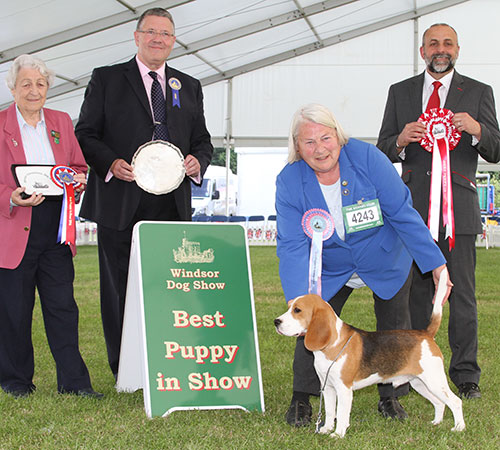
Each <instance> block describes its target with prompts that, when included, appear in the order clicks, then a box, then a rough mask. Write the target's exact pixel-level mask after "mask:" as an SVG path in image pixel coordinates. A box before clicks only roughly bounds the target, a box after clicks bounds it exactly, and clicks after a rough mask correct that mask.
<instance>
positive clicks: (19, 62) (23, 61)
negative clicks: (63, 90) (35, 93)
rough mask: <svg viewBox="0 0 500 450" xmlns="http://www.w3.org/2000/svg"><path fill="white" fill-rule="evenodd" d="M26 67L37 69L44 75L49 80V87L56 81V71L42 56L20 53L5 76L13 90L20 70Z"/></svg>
mask: <svg viewBox="0 0 500 450" xmlns="http://www.w3.org/2000/svg"><path fill="white" fill-rule="evenodd" d="M25 67H29V68H32V69H37V70H38V71H39V72H40V74H41V75H42V77H44V78H45V79H46V80H47V83H48V85H49V87H50V86H52V84H53V83H54V78H55V72H54V71H53V70H50V69H49V68H48V67H47V66H46V65H45V63H44V62H43V61H42V60H41V59H40V58H37V57H36V56H31V55H19V56H18V57H17V58H16V59H15V60H14V62H13V63H12V66H10V68H9V71H8V72H7V76H6V77H5V82H6V83H7V87H8V88H9V89H10V90H11V91H12V90H14V89H15V88H16V81H17V76H18V75H19V71H20V70H21V69H23V68H25Z"/></svg>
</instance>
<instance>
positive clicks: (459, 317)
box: [410, 235, 481, 386]
mask: <svg viewBox="0 0 500 450" xmlns="http://www.w3.org/2000/svg"><path fill="white" fill-rule="evenodd" d="M438 245H439V248H440V249H441V251H442V252H443V255H444V257H445V258H446V264H447V266H448V271H449V273H450V279H451V281H452V283H453V289H452V290H451V295H450V297H449V299H448V303H449V305H450V318H449V322H448V340H449V343H450V348H451V352H452V356H451V361H450V371H449V374H450V378H451V381H453V383H454V384H455V385H456V386H458V385H460V384H462V383H465V382H473V383H476V384H479V377H480V375H481V369H480V368H479V365H478V363H477V345H478V338H477V329H478V320H477V304H476V280H475V270H476V236H475V235H457V236H455V248H454V249H453V250H452V251H451V252H450V250H449V246H448V241H447V240H446V241H445V240H444V236H442V235H440V237H439V241H438ZM433 296H434V283H433V281H432V274H424V275H422V273H421V272H420V270H419V269H418V267H416V266H414V268H413V283H412V286H411V294H410V311H411V320H412V328H414V329H416V330H419V329H422V328H425V327H427V324H428V323H429V319H430V317H431V313H432V298H433Z"/></svg>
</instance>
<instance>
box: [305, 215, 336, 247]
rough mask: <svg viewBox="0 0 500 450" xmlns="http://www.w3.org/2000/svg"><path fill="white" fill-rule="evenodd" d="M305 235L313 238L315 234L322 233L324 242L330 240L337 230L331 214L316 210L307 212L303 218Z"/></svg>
mask: <svg viewBox="0 0 500 450" xmlns="http://www.w3.org/2000/svg"><path fill="white" fill-rule="evenodd" d="M302 229H303V230H304V233H305V234H306V235H307V236H308V237H310V238H311V239H312V238H313V235H314V232H322V237H323V240H324V241H326V240H327V239H330V237H331V236H332V234H333V230H334V229H335V227H334V225H333V219H332V216H331V215H330V213H328V212H327V211H325V210H324V209H320V208H314V209H310V210H308V211H306V212H305V213H304V215H303V216H302Z"/></svg>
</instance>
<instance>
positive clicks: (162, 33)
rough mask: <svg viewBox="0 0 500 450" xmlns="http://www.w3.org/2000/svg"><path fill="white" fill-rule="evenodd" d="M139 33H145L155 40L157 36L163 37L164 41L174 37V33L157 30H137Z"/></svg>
mask: <svg viewBox="0 0 500 450" xmlns="http://www.w3.org/2000/svg"><path fill="white" fill-rule="evenodd" d="M137 32H138V33H144V34H145V35H146V36H148V37H150V38H155V37H156V36H159V37H161V38H162V39H168V38H170V37H174V36H175V35H174V34H173V33H169V32H168V31H155V30H137Z"/></svg>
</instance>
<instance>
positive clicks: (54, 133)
mask: <svg viewBox="0 0 500 450" xmlns="http://www.w3.org/2000/svg"><path fill="white" fill-rule="evenodd" d="M50 135H51V136H52V137H53V138H54V143H56V144H59V139H60V137H61V133H59V131H55V130H51V131H50Z"/></svg>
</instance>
